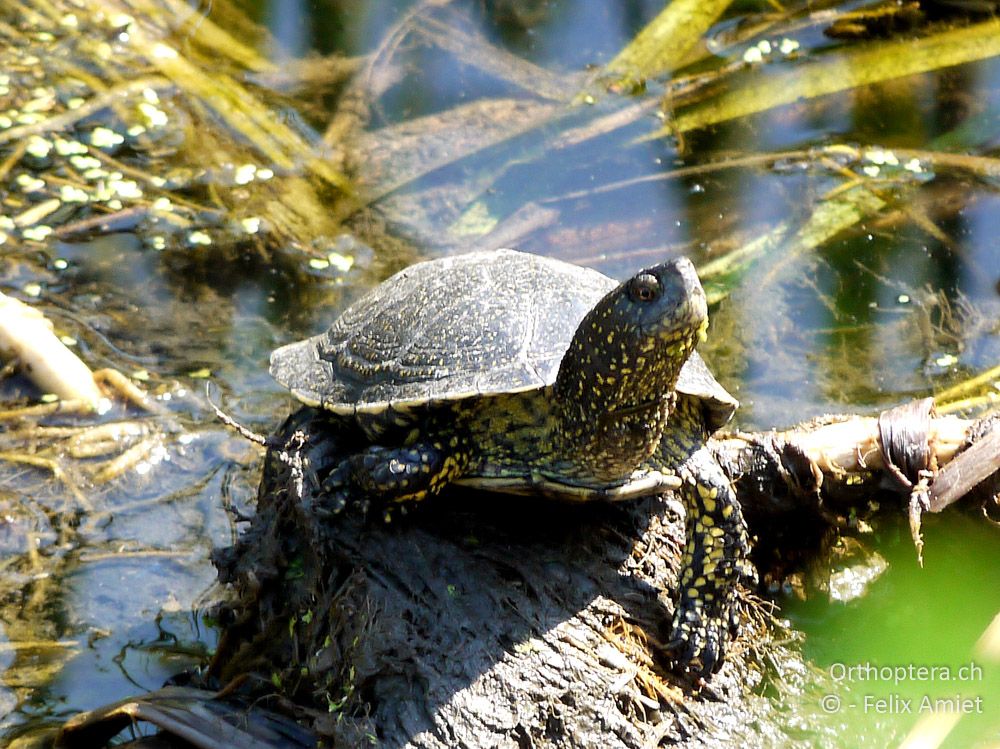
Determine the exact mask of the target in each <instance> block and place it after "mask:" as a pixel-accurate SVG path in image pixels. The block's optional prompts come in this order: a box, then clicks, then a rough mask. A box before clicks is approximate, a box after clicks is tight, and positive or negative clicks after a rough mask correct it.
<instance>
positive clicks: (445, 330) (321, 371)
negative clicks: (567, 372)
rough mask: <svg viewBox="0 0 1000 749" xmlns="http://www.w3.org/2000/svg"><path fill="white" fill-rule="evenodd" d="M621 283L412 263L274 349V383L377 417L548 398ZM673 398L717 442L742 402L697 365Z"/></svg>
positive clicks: (549, 271) (583, 272) (571, 270)
mask: <svg viewBox="0 0 1000 749" xmlns="http://www.w3.org/2000/svg"><path fill="white" fill-rule="evenodd" d="M617 285H618V283H617V282H616V281H614V280H612V279H611V278H608V277H607V276H605V275H603V274H601V273H598V272H597V271H595V270H590V269H587V268H582V267H580V266H577V265H572V264H570V263H566V262H563V261H560V260H555V259H552V258H546V257H543V256H540V255H533V254H529V253H524V252H518V251H515V250H508V249H500V250H491V251H486V252H472V253H468V254H465V255H458V256H453V257H448V258H442V259H438V260H430V261H426V262H422V263H417V264H416V265H412V266H410V267H409V268H406V269H404V270H402V271H400V272H399V273H397V274H395V275H394V276H392V277H390V278H389V279H387V280H386V281H384V282H383V283H381V284H380V285H378V286H376V287H375V288H374V289H372V290H371V291H370V292H368V293H367V294H366V295H364V296H363V297H361V298H360V299H358V300H357V301H356V302H354V303H353V304H352V305H350V306H349V307H348V308H347V309H346V310H344V312H343V313H342V314H341V315H340V317H339V318H337V320H336V321H334V323H333V324H332V325H331V326H330V327H329V328H328V329H327V330H326V332H324V333H320V334H319V335H317V336H313V337H312V338H308V339H306V340H304V341H299V342H298V343H292V344H289V345H287V346H283V347H281V348H279V349H277V350H276V351H275V352H274V353H273V354H271V375H272V376H273V377H274V378H275V379H276V380H277V381H278V382H279V383H281V384H282V385H284V386H285V387H287V388H288V389H289V390H291V391H292V393H293V394H294V395H295V396H296V397H297V398H299V399H300V400H301V401H303V402H304V403H306V404H308V405H313V406H321V407H323V408H326V409H329V410H331V411H334V412H337V413H344V414H352V413H359V412H361V413H378V412H380V411H384V410H385V409H386V408H388V407H389V406H390V405H391V406H392V407H393V408H395V409H401V408H413V407H415V406H420V405H423V404H427V403H433V402H439V401H446V400H458V399H461V398H470V397H477V396H486V395H498V394H502V393H516V392H522V391H526V390H534V389H536V388H541V387H545V386H546V385H551V384H552V383H554V382H555V379H556V375H557V374H558V372H559V363H560V361H561V360H562V357H563V354H564V353H565V352H566V349H567V348H568V346H569V343H570V341H571V340H572V338H573V334H574V333H575V332H576V329H577V326H578V325H579V324H580V321H581V320H582V319H583V318H584V316H585V315H586V314H587V313H588V312H589V311H590V309H591V308H592V307H593V306H594V305H596V304H597V302H598V301H599V300H600V299H601V298H603V297H604V296H605V295H606V294H607V293H608V292H609V291H611V290H612V289H614V288H615V287H616V286H617ZM678 390H679V391H680V392H681V393H683V394H686V395H690V396H694V397H697V398H702V399H704V400H705V401H706V415H707V419H708V423H709V426H710V427H711V429H712V430H715V429H717V428H718V427H720V426H721V425H722V424H724V423H726V422H727V421H728V420H729V418H730V417H731V416H732V414H733V412H734V411H735V410H736V407H737V405H738V404H737V402H736V400H735V399H733V397H732V396H731V395H729V393H727V392H726V391H725V390H724V389H723V388H722V386H721V385H719V383H718V382H717V381H716V380H715V378H714V377H713V376H712V374H711V372H709V370H708V368H707V367H706V366H705V364H704V362H703V361H702V360H701V358H700V357H699V356H698V355H697V354H696V353H695V354H692V355H691V358H690V359H689V360H688V361H687V363H686V364H685V365H684V368H683V369H682V371H681V375H680V379H679V381H678Z"/></svg>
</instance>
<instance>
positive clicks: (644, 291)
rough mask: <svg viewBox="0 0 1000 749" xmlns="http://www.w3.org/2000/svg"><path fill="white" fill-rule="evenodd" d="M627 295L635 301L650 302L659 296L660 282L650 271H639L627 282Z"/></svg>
mask: <svg viewBox="0 0 1000 749" xmlns="http://www.w3.org/2000/svg"><path fill="white" fill-rule="evenodd" d="M628 295H629V296H630V297H632V301H635V302H652V301H655V300H656V299H658V298H659V296H660V282H659V281H658V280H657V278H656V276H654V275H652V274H650V273H640V274H639V275H638V276H636V277H635V278H633V279H632V280H631V281H629V283H628Z"/></svg>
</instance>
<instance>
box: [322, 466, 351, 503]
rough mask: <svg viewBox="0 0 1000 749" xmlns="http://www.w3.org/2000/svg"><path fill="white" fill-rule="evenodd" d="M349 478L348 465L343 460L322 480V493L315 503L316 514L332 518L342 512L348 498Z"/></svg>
mask: <svg viewBox="0 0 1000 749" xmlns="http://www.w3.org/2000/svg"><path fill="white" fill-rule="evenodd" d="M350 477H351V470H350V465H349V464H348V463H347V461H346V460H345V461H342V462H341V463H340V465H338V466H337V467H336V468H334V469H333V470H332V471H330V473H329V475H327V477H326V478H324V479H323V484H322V487H323V491H322V494H321V497H320V501H319V502H318V503H317V512H318V514H321V515H326V516H333V515H339V514H340V513H341V512H343V510H344V508H345V507H347V500H348V499H349V498H350Z"/></svg>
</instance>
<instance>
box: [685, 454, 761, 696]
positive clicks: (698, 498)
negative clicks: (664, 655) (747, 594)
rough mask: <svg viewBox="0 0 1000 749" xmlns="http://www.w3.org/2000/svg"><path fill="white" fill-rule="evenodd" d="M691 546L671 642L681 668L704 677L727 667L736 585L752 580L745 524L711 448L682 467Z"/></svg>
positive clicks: (687, 548)
mask: <svg viewBox="0 0 1000 749" xmlns="http://www.w3.org/2000/svg"><path fill="white" fill-rule="evenodd" d="M679 474H680V477H681V479H682V481H683V482H684V483H683V485H682V487H681V490H680V491H681V497H682V499H683V501H684V506H685V510H686V512H687V521H686V527H685V533H686V537H687V543H686V545H685V547H684V554H683V557H682V559H681V575H680V584H679V595H678V600H677V607H676V609H675V613H674V620H673V627H672V634H671V640H670V642H669V643H668V645H667V651H668V653H669V654H670V655H671V657H673V658H674V660H675V662H676V663H677V664H678V665H681V666H685V667H687V668H688V670H690V671H692V672H693V673H696V674H697V675H699V676H701V677H705V676H708V675H709V674H712V673H714V672H715V671H717V670H718V669H719V667H720V666H721V665H722V661H723V658H724V656H725V650H726V647H727V645H728V644H729V638H730V635H731V634H732V633H733V632H734V631H735V629H736V625H737V622H738V609H737V604H736V584H737V581H738V580H739V579H740V578H741V577H747V576H748V575H749V576H752V574H753V573H752V571H750V569H751V568H750V562H749V559H748V557H749V551H750V548H749V542H748V540H747V530H746V523H745V522H744V520H743V512H742V510H741V509H740V503H739V500H738V499H737V498H736V494H735V492H734V491H733V487H732V485H731V484H730V482H729V478H728V477H727V476H726V474H725V473H724V472H723V471H722V468H721V467H720V466H719V464H718V463H717V462H716V461H715V459H714V458H713V457H712V455H711V454H710V453H709V452H708V450H707V449H705V448H701V449H700V450H697V451H696V452H694V453H693V454H692V455H691V456H690V457H689V458H688V459H687V460H686V461H685V462H684V463H683V465H682V466H681V468H680V470H679Z"/></svg>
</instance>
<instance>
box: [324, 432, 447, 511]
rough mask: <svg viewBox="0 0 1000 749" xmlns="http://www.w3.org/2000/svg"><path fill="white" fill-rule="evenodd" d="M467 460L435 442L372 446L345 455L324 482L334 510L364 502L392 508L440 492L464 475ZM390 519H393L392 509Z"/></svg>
mask: <svg viewBox="0 0 1000 749" xmlns="http://www.w3.org/2000/svg"><path fill="white" fill-rule="evenodd" d="M466 464H467V460H463V459H462V457H461V456H459V455H457V454H455V453H453V452H449V451H447V450H446V449H445V448H444V447H442V445H440V444H438V443H434V442H417V443H415V444H412V445H408V446H406V447H383V446H381V445H372V446H370V447H368V448H366V449H364V450H362V451H361V452H359V453H355V454H354V455H351V456H349V457H347V458H345V459H344V460H343V461H341V463H340V464H339V465H338V466H337V467H336V468H335V469H334V470H333V471H332V472H331V473H330V475H329V476H328V477H327V478H326V480H325V481H324V482H323V487H324V489H325V490H326V493H327V497H326V502H325V504H326V505H327V507H329V508H330V510H331V511H332V512H339V511H340V510H341V509H343V508H344V507H345V506H346V505H348V504H351V503H355V504H360V505H361V507H362V508H363V509H364V510H366V511H367V510H368V509H369V508H370V507H372V506H377V507H384V508H390V507H392V506H393V505H399V504H403V503H407V502H416V501H419V500H422V499H425V498H426V497H429V496H433V495H435V494H438V493H439V492H440V491H441V490H442V489H443V488H444V487H445V486H447V485H448V484H449V483H451V482H452V481H453V480H454V479H455V478H457V477H458V476H460V475H461V474H462V473H463V471H464V470H465V466H466ZM386 519H387V520H388V519H389V513H388V510H387V512H386Z"/></svg>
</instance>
